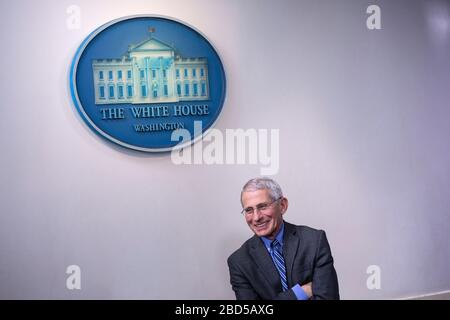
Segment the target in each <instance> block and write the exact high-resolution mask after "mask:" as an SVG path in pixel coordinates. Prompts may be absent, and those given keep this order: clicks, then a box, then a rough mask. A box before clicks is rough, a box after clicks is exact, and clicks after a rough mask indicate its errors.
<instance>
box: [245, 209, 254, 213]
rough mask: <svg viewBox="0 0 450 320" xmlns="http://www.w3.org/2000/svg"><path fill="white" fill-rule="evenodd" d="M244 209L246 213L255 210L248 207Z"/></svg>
mask: <svg viewBox="0 0 450 320" xmlns="http://www.w3.org/2000/svg"><path fill="white" fill-rule="evenodd" d="M244 211H245V213H251V212H252V211H253V208H246V209H245V210H244Z"/></svg>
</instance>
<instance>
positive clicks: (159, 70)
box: [92, 31, 209, 104]
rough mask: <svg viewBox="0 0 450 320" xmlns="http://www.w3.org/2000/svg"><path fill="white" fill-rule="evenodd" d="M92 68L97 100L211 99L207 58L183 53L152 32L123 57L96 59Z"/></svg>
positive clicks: (120, 101)
mask: <svg viewBox="0 0 450 320" xmlns="http://www.w3.org/2000/svg"><path fill="white" fill-rule="evenodd" d="M151 32H152V31H151ZM92 71H93V79H94V91H95V104H117V103H132V104H137V103H164V102H180V101H193V100H208V99H209V83H208V61H207V59H206V58H201V57H191V58H185V57H180V56H179V55H177V54H176V51H175V49H174V48H173V47H172V46H170V45H167V44H165V43H164V42H162V41H160V40H158V39H156V38H154V37H153V36H152V34H150V37H149V38H148V39H146V40H145V41H142V42H141V43H139V44H137V45H131V46H129V47H128V51H127V53H126V54H125V55H124V56H123V57H122V58H118V59H95V60H93V62H92Z"/></svg>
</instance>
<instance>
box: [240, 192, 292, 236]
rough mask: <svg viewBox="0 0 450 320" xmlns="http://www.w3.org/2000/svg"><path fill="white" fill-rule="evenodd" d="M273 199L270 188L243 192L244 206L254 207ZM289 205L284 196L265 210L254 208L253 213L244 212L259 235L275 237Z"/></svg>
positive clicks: (246, 218) (251, 227) (253, 229)
mask: <svg viewBox="0 0 450 320" xmlns="http://www.w3.org/2000/svg"><path fill="white" fill-rule="evenodd" d="M272 201H273V200H272V198H271V197H270V195H269V190H267V189H263V190H256V191H246V192H243V193H242V204H243V207H244V208H248V207H253V208H254V209H255V208H256V207H258V206H261V204H269V203H271V202H272ZM287 207H288V201H287V199H286V198H282V199H280V200H278V201H276V202H275V203H273V204H271V205H270V206H268V207H267V208H266V209H265V210H256V209H255V210H254V211H253V214H247V213H245V212H244V216H245V220H246V221H247V224H248V226H249V227H250V229H252V231H253V232H254V233H255V234H256V235H257V236H258V237H267V238H269V239H274V238H275V236H276V235H277V233H278V231H279V230H280V227H281V223H282V222H283V214H284V213H285V212H286V210H287Z"/></svg>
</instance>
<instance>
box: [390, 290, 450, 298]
mask: <svg viewBox="0 0 450 320" xmlns="http://www.w3.org/2000/svg"><path fill="white" fill-rule="evenodd" d="M441 294H450V290H445V291H439V292H432V293H426V294H421V295H418V296H410V297H404V298H399V299H397V300H411V299H419V298H425V297H432V296H439V295H441Z"/></svg>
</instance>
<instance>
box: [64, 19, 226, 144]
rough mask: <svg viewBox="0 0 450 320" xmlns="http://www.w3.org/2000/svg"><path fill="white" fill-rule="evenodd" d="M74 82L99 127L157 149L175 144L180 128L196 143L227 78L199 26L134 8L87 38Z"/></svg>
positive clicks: (83, 108)
mask: <svg viewBox="0 0 450 320" xmlns="http://www.w3.org/2000/svg"><path fill="white" fill-rule="evenodd" d="M70 90H71V95H72V99H73V101H74V104H75V106H76V108H77V110H78V111H79V113H80V114H81V117H82V118H83V120H84V121H85V122H86V123H87V124H88V126H89V127H90V128H91V129H92V130H94V132H96V133H98V134H100V135H101V136H102V137H104V138H106V139H108V140H110V141H112V142H114V143H117V144H119V145H121V146H123V147H127V148H131V149H135V150H139V151H148V152H154V151H169V150H172V149H173V148H174V147H176V146H177V144H178V143H179V141H178V139H172V133H173V132H174V131H175V130H177V129H185V131H184V132H185V133H186V132H188V133H189V134H188V136H189V137H190V140H189V141H188V142H189V144H190V143H192V142H193V141H194V140H195V139H197V138H201V137H202V135H203V134H204V133H205V131H207V130H208V129H209V128H211V127H212V126H213V125H214V123H215V122H216V120H217V118H218V116H219V114H220V112H221V110H222V106H223V103H224V100H225V90H226V81H225V72H224V68H223V65H222V62H221V60H220V57H219V55H218V54H217V52H216V50H215V49H214V48H213V46H212V45H211V44H210V43H209V42H208V41H207V40H206V39H205V37H204V36H202V35H201V34H200V33H199V32H198V31H196V30H194V29H193V28H192V27H189V26H187V25H186V24H184V23H181V22H179V21H175V20H172V19H168V18H165V17H155V16H133V17H125V18H121V19H117V20H113V21H111V22H109V23H107V24H105V25H103V26H101V27H99V28H98V29H96V30H95V31H94V32H92V33H91V34H90V35H89V36H88V37H87V38H86V39H85V40H84V41H83V43H82V44H81V45H80V47H79V48H78V50H77V52H76V54H75V57H74V59H73V61H72V65H71V70H70ZM184 136H185V135H184ZM174 140H176V141H174ZM184 142H186V141H184Z"/></svg>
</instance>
